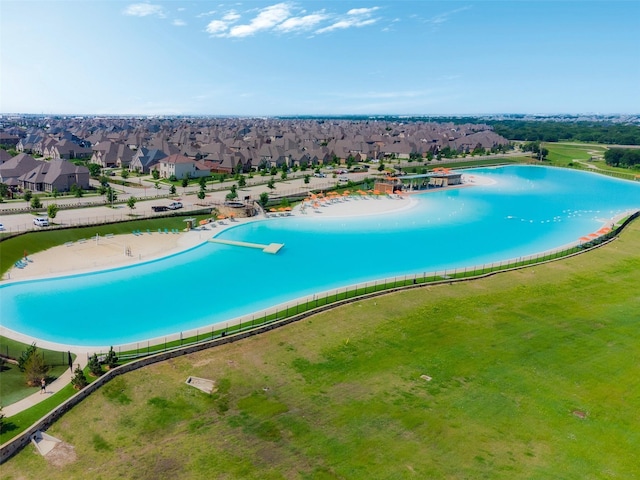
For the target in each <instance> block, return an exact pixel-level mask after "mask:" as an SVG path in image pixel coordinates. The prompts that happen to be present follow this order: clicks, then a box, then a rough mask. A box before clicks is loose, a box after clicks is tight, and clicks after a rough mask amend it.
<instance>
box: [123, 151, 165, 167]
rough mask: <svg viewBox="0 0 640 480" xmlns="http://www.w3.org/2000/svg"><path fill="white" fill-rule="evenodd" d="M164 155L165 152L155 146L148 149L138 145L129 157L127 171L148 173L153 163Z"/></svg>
mask: <svg viewBox="0 0 640 480" xmlns="http://www.w3.org/2000/svg"><path fill="white" fill-rule="evenodd" d="M166 157H167V154H166V153H164V152H163V151H162V150H158V149H157V148H154V149H151V150H150V149H148V148H145V147H140V148H139V149H138V150H137V151H136V153H135V155H134V156H133V158H132V159H131V163H129V171H131V172H139V173H149V172H150V170H151V168H152V167H153V166H154V165H156V164H157V163H158V162H159V161H160V160H162V159H163V158H166Z"/></svg>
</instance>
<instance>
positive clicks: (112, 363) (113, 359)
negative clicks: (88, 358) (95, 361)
mask: <svg viewBox="0 0 640 480" xmlns="http://www.w3.org/2000/svg"><path fill="white" fill-rule="evenodd" d="M104 363H105V365H106V366H107V367H109V368H116V367H117V366H118V357H117V356H116V352H114V351H113V347H111V348H110V349H109V353H107V357H106V358H105V359H104Z"/></svg>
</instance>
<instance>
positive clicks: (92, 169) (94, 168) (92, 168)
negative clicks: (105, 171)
mask: <svg viewBox="0 0 640 480" xmlns="http://www.w3.org/2000/svg"><path fill="white" fill-rule="evenodd" d="M87 168H88V169H89V175H91V176H92V177H93V178H98V177H99V176H100V172H101V171H102V168H101V167H100V165H98V164H97V163H89V164H88V165H87Z"/></svg>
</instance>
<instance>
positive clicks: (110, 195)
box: [106, 187, 118, 204]
mask: <svg viewBox="0 0 640 480" xmlns="http://www.w3.org/2000/svg"><path fill="white" fill-rule="evenodd" d="M106 196H107V202H109V203H111V204H113V202H115V201H116V200H118V194H117V193H116V191H115V190H114V189H113V188H111V187H107V192H106Z"/></svg>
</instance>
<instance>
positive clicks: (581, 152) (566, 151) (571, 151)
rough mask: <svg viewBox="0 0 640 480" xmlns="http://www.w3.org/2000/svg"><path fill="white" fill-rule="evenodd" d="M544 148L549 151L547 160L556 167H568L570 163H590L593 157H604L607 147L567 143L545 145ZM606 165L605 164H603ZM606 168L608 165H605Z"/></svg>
mask: <svg viewBox="0 0 640 480" xmlns="http://www.w3.org/2000/svg"><path fill="white" fill-rule="evenodd" d="M544 147H545V148H546V149H548V150H549V155H548V157H547V159H548V160H549V161H551V162H553V163H554V164H556V165H563V166H566V165H568V164H569V163H570V162H575V161H576V160H581V161H584V162H589V161H590V159H591V157H593V156H598V157H602V156H603V155H604V152H605V151H606V147H604V146H600V145H593V144H588V145H587V144H581V143H576V144H567V143H550V142H549V143H545V144H544ZM602 164H603V165H604V162H602ZM605 166H606V165H605Z"/></svg>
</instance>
